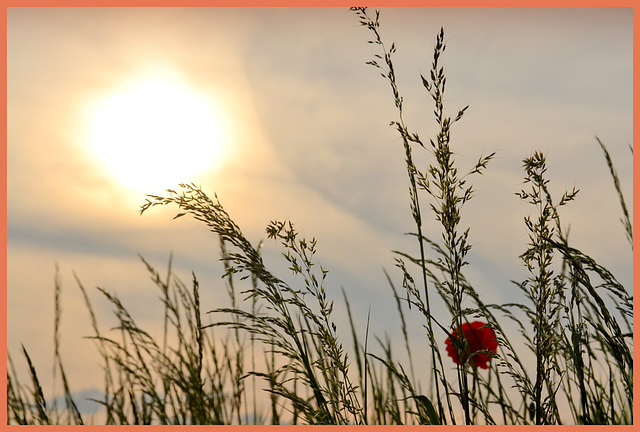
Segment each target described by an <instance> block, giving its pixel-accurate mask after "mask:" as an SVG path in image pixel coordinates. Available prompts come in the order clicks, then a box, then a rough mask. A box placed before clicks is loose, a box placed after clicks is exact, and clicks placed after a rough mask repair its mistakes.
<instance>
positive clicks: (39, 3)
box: [0, 0, 640, 432]
mask: <svg viewBox="0 0 640 432" xmlns="http://www.w3.org/2000/svg"><path fill="white" fill-rule="evenodd" d="M355 3H362V2H355ZM364 3H366V2H364ZM376 3H377V4H376V6H375V7H444V6H446V7H632V8H633V9H634V10H633V22H634V24H633V30H634V32H633V47H634V48H633V67H634V80H633V81H634V88H633V108H634V114H633V123H634V125H636V124H640V121H639V120H640V118H639V115H638V111H637V109H636V108H637V107H638V104H637V101H638V95H639V94H640V93H639V91H638V88H637V86H636V85H635V84H636V74H637V71H638V66H640V58H639V56H638V55H637V54H638V50H639V48H638V47H640V36H638V32H637V29H638V24H637V20H636V18H637V15H636V13H635V12H636V11H635V9H636V8H635V6H636V4H637V3H639V2H637V1H633V0H625V1H615V2H613V3H614V4H612V3H609V2H606V1H602V0H600V1H597V0H589V1H585V0H582V1H580V0H578V1H576V0H574V1H571V0H562V1H553V0H547V1H538V2H532V1H526V2H522V3H517V4H514V3H515V2H514V1H507V0H493V1H470V0H467V1H465V0H455V1H450V2H446V1H443V0H440V1H419V0H404V1H393V0H391V1H390V0H386V1H379V2H376ZM117 6H120V7H196V6H200V7H204V6H229V7H308V6H322V7H349V6H354V5H353V4H345V2H344V1H340V0H321V1H314V2H302V1H295V0H243V1H236V2H234V1H228V0H226V1H220V0H212V1H204V0H186V1H179V0H85V1H82V0H33V1H26V0H2V7H1V8H0V19H1V24H0V25H1V27H2V29H3V33H2V35H3V43H2V46H1V47H0V49H1V51H2V69H1V70H0V77H1V78H2V81H3V82H4V83H5V86H4V87H3V88H2V98H3V101H4V103H3V104H2V106H1V107H0V111H1V112H2V114H3V115H2V118H1V119H0V130H4V131H5V133H4V134H3V136H2V140H1V144H2V147H1V148H2V150H3V151H2V153H0V160H1V161H2V168H3V171H2V179H1V180H2V184H3V186H4V187H2V188H1V189H0V202H1V203H2V208H3V210H4V211H3V212H2V213H1V214H0V221H1V223H2V226H3V227H4V230H3V231H2V232H1V233H0V239H1V240H2V243H3V244H4V245H5V247H4V249H2V251H1V256H2V261H1V262H0V274H2V276H3V282H2V296H0V310H4V311H6V310H7V248H6V246H7V230H6V228H7V135H6V130H7V87H6V82H7V8H10V7H117ZM639 6H640V4H639ZM639 137H640V131H639V129H638V128H635V130H634V132H633V138H634V141H636V142H637V141H638V138H639ZM639 159H640V156H639V155H638V152H636V153H635V154H634V157H633V164H634V171H633V184H634V185H635V184H636V183H637V182H638V181H640V177H638V174H637V172H636V170H635V167H636V165H637V164H636V162H638V160H639ZM635 195H636V194H635V192H634V193H633V197H634V198H635ZM633 201H634V202H633V214H634V218H633V222H634V223H635V222H636V219H637V218H636V217H635V215H637V214H638V211H637V210H638V207H640V205H638V204H637V200H635V199H634V200H633ZM639 243H640V240H638V238H637V237H636V240H635V241H634V248H635V250H638V246H639ZM639 261H640V258H639V257H638V255H637V254H634V256H633V268H634V270H636V269H637V268H638V267H639V266H640V262H639ZM634 273H635V272H634ZM638 278H639V276H638V275H637V273H635V274H634V276H633V287H634V290H633V291H634V292H635V287H636V285H637V280H638ZM633 314H634V318H633V324H634V327H636V324H637V323H638V322H639V321H640V320H639V319H638V318H637V315H638V308H637V307H636V305H635V304H634V306H633ZM0 329H2V335H1V337H0V341H1V343H2V347H1V349H2V357H1V358H0V365H2V368H3V370H4V371H6V369H7V356H6V353H7V343H6V342H7V321H6V313H5V320H3V321H2V322H1V323H0ZM637 339H638V336H637V334H634V338H633V340H634V345H636V343H635V342H637ZM638 357H639V356H638V355H637V351H636V352H635V353H634V360H635V361H636V363H637V360H638ZM5 377H6V375H5V376H3V378H2V386H0V405H1V406H6V403H7V381H6V378H5ZM639 377H640V372H638V368H635V369H634V371H633V380H634V382H635V383H636V386H635V389H634V406H633V415H634V418H635V419H636V420H637V419H638V418H640V403H639V402H638V397H639V396H640V391H639V390H638V383H639V382H640V380H639V379H638V378H639ZM7 420H8V418H7V411H6V410H5V409H4V408H2V409H0V430H4V429H5V427H6V430H14V429H15V428H20V430H21V431H23V430H25V431H27V430H35V429H41V428H42V426H19V425H7ZM5 425H7V426H5ZM46 427H47V429H48V430H56V431H68V430H69V429H77V428H83V430H92V431H93V430H95V431H105V430H108V429H111V430H113V429H115V428H118V429H120V428H126V429H130V430H131V429H132V428H133V429H135V428H138V427H141V426H104V425H102V426H93V425H91V426H67V425H62V426H46ZM184 427H185V426H144V430H145V431H147V430H149V429H150V428H151V429H153V430H157V431H168V430H171V431H182V430H184ZM390 427H391V428H393V429H394V430H403V431H404V430H424V428H425V426H384V425H382V426H286V425H283V426H272V425H265V426H246V425H241V426H189V428H193V429H196V430H205V429H215V430H219V429H224V430H232V431H240V430H242V431H255V432H276V431H283V430H284V431H292V430H300V429H301V428H312V429H313V430H314V431H326V430H344V429H346V428H349V429H352V430H356V429H357V430H362V429H363V428H364V429H366V430H367V431H383V430H386V429H384V428H390ZM427 427H428V428H429V430H436V431H439V430H443V429H445V428H458V429H459V428H466V429H469V428H477V429H484V430H491V431H493V430H498V431H506V430H518V431H521V430H522V429H526V430H529V429H531V428H535V429H536V430H541V431H550V430H557V428H560V429H561V430H562V431H573V430H579V429H580V428H590V430H600V429H599V428H602V427H606V426H575V425H573V426H569V425H562V426H534V425H528V426H509V425H506V426H505V425H499V426H464V425H459V426H427ZM489 428H490V429H489ZM606 428H607V429H611V428H615V429H616V430H625V431H627V430H628V431H632V430H634V429H635V428H634V426H633V425H629V426H608V427H606ZM138 430H139V429H138Z"/></svg>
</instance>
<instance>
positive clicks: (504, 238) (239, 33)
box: [7, 8, 633, 389]
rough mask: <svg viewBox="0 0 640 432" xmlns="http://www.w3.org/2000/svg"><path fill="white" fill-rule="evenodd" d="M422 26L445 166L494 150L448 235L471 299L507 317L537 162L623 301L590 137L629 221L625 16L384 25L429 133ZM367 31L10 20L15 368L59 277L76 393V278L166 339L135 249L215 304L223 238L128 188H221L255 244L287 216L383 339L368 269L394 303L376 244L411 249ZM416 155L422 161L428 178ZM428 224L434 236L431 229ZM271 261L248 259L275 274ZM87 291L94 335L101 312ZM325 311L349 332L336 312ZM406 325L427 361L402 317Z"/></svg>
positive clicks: (381, 248) (478, 15) (280, 24)
mask: <svg viewBox="0 0 640 432" xmlns="http://www.w3.org/2000/svg"><path fill="white" fill-rule="evenodd" d="M440 26H444V28H445V31H446V41H447V50H446V52H445V55H444V58H443V61H444V66H445V70H446V73H447V86H448V87H447V94H446V98H445V99H446V100H445V103H446V104H447V106H448V109H449V112H450V113H455V112H456V111H457V110H458V109H460V108H462V107H464V106H466V105H470V108H469V110H468V111H467V113H466V114H465V117H464V118H463V119H462V120H461V122H460V123H457V124H456V125H455V127H454V130H453V133H452V141H453V144H452V145H453V147H454V151H455V152H456V158H457V162H458V163H459V165H460V167H461V168H460V171H461V172H466V171H467V170H468V169H469V168H470V167H471V166H473V164H474V163H475V161H476V160H477V159H478V157H479V156H480V155H481V154H485V155H486V154H489V153H491V152H493V151H496V152H497V153H496V157H495V159H494V160H493V161H492V162H491V163H490V164H489V167H488V170H487V171H486V173H485V174H484V175H483V176H478V177H473V178H472V179H470V181H473V182H474V189H475V191H476V194H475V197H474V198H473V200H472V201H471V202H469V204H468V205H467V206H466V207H465V209H464V215H463V221H462V223H463V225H465V226H467V225H470V226H471V231H470V242H471V243H472V244H473V249H472V251H471V253H470V255H469V261H470V265H469V266H468V267H467V269H468V270H467V276H468V279H469V280H470V281H472V283H473V284H474V286H475V287H476V290H477V291H478V292H481V295H482V296H484V298H485V299H486V300H487V301H488V302H506V301H520V300H522V299H521V294H520V293H519V292H518V291H517V289H516V288H515V287H514V285H513V284H512V283H511V282H510V281H511V280H522V279H523V278H525V277H526V271H525V269H524V267H523V266H522V263H521V261H520V260H519V258H518V256H519V254H520V253H522V252H523V251H524V250H525V248H526V243H527V234H526V230H525V228H524V224H523V223H522V220H523V217H524V216H526V215H528V214H530V212H531V209H530V208H529V207H527V206H526V205H525V204H524V203H522V202H521V201H520V200H519V199H518V198H517V197H516V196H515V192H518V191H519V190H520V189H521V188H522V179H523V176H524V173H523V170H522V160H523V159H524V158H525V157H527V156H528V155H530V154H531V153H532V152H533V151H534V150H536V149H540V150H542V151H544V152H545V154H546V155H547V157H548V163H549V178H550V179H551V189H552V191H553V192H554V193H555V194H556V196H558V197H559V196H560V194H562V192H564V191H565V190H566V189H571V188H573V187H574V186H576V187H577V188H578V189H580V190H581V192H580V194H579V196H578V198H577V201H576V202H574V203H572V204H571V205H570V206H568V207H567V208H566V209H564V212H563V213H562V217H563V219H564V221H565V223H566V224H570V225H571V234H570V240H572V241H573V242H574V245H575V246H576V247H578V248H580V249H583V250H584V251H585V252H586V253H588V254H590V255H592V256H594V257H595V258H596V259H597V260H599V261H600V262H601V263H602V264H603V265H605V266H606V267H609V268H610V269H611V270H612V271H613V272H614V274H616V275H617V276H618V278H619V280H620V281H621V282H622V283H624V284H625V285H626V286H629V287H631V281H632V265H631V263H632V257H631V249H630V247H629V245H628V243H627V242H626V240H625V236H624V230H623V228H622V225H621V224H620V222H619V217H620V215H621V212H620V207H619V203H618V199H617V196H616V194H615V189H614V188H613V182H612V181H611V178H610V176H609V174H608V169H607V166H606V163H605V161H604V158H603V157H602V152H601V150H600V148H599V147H598V145H597V142H596V140H595V136H596V135H597V136H598V137H600V138H601V139H602V141H603V142H605V143H606V144H607V145H608V147H609V150H610V152H611V155H612V158H613V161H614V163H615V164H616V168H617V170H618V174H619V176H620V180H621V184H622V188H623V192H624V193H625V196H626V198H627V201H628V204H629V208H630V209H632V206H631V205H630V204H631V199H632V169H633V167H632V157H631V152H630V150H629V145H631V144H632V120H633V119H632V102H633V100H632V78H633V76H632V30H633V28H632V10H631V8H594V9H587V8H577V9H571V8H569V9H565V8H553V9H528V8H514V9H491V8H487V9H471V8H452V9H449V8H437V9H430V8H421V9H407V8H403V9H383V11H382V14H381V32H382V36H383V38H385V40H386V41H388V43H389V44H390V43H391V42H395V43H396V45H397V47H398V52H397V54H396V55H395V57H394V59H395V62H396V74H397V76H398V82H399V86H400V91H401V92H402V94H403V96H404V99H405V107H406V113H405V119H406V120H407V122H408V124H409V128H410V129H411V130H415V131H416V132H418V133H419V134H420V136H421V137H423V138H425V139H426V138H427V137H433V136H434V134H435V131H436V125H435V122H434V120H433V118H432V109H433V108H432V106H431V101H430V99H429V97H428V94H427V93H426V92H425V91H424V89H422V88H421V84H420V76H419V74H420V73H423V74H427V73H428V70H429V67H430V62H431V56H432V51H431V50H432V47H433V44H434V41H435V35H436V33H437V31H438V30H439V28H440ZM370 37H371V35H370V34H368V32H367V31H366V29H365V28H363V27H362V26H360V25H359V23H358V21H357V19H356V17H355V16H354V15H353V14H352V13H350V12H349V11H348V9H346V8H340V9H337V8H336V9H334V8H323V9H307V8H302V9H252V8H242V9H234V8H199V9H189V8H109V9H98V8H86V9H85V8H59V9H58V8H52V9H48V8H10V9H9V10H8V69H7V74H8V130H7V163H8V176H7V190H8V227H7V234H8V245H7V248H8V260H7V264H8V277H7V284H8V286H7V299H8V336H7V339H8V341H7V342H8V349H9V351H10V353H12V354H13V355H14V356H16V357H17V355H18V352H19V347H20V343H24V344H25V346H26V348H27V349H29V350H30V352H33V353H34V355H33V356H32V358H34V359H35V363H36V367H38V368H39V369H41V370H43V371H45V373H44V377H43V385H45V386H46V385H48V382H49V381H48V378H47V374H48V372H49V371H50V370H51V359H50V354H51V352H52V330H51V324H52V322H53V278H54V274H55V271H54V269H55V267H54V266H55V264H56V263H57V264H58V265H59V267H60V275H61V280H62V283H63V289H64V292H63V317H62V321H63V324H62V328H63V340H62V344H63V350H62V351H63V355H65V357H66V358H67V362H68V363H67V365H66V366H67V368H68V370H74V371H77V377H76V378H72V382H71V385H72V386H74V387H76V388H78V389H83V388H85V387H87V388H89V387H91V386H97V387H99V386H100V378H99V376H98V375H97V374H98V373H99V372H98V370H99V369H98V366H97V363H95V364H94V363H92V364H89V365H87V364H86V363H87V362H90V361H92V359H95V357H92V356H94V355H95V348H94V347H93V345H92V344H91V342H89V341H86V340H83V339H82V337H84V336H87V335H90V334H91V330H90V326H89V319H88V314H87V312H86V310H85V308H84V305H83V302H82V298H81V296H80V294H79V291H78V289H77V287H76V286H75V281H74V277H73V274H74V272H75V273H76V274H77V276H78V277H79V279H80V280H81V281H82V283H83V284H84V286H85V287H87V288H89V289H90V290H91V289H93V288H94V287H95V286H101V287H105V288H107V289H109V290H112V291H115V292H117V293H118V295H120V297H121V299H122V301H123V302H124V303H125V304H126V305H128V306H129V307H130V308H131V310H132V313H133V315H134V316H137V317H139V324H140V325H148V326H152V327H153V326H160V325H161V320H160V317H161V314H162V309H161V305H160V301H159V300H158V294H159V293H158V292H156V289H155V288H154V286H153V285H152V283H151V281H150V280H149V277H148V274H147V273H146V270H145V268H144V266H143V265H142V264H141V263H140V261H139V258H138V255H137V254H141V255H143V256H144V257H145V258H146V259H148V260H149V261H150V262H151V263H152V264H153V265H156V266H157V268H158V269H160V271H161V272H162V269H164V268H165V266H166V263H167V260H168V257H169V254H170V252H173V256H174V269H175V270H176V272H177V274H178V275H179V276H181V278H182V279H183V280H184V281H189V280H190V274H191V273H190V272H191V270H193V271H194V272H195V273H196V275H197V276H198V277H199V278H200V279H201V286H202V287H203V299H202V302H203V305H204V308H207V307H209V308H210V309H212V308H214V307H216V306H218V305H219V304H221V303H224V302H225V301H226V290H225V289H224V286H223V284H222V282H221V281H220V275H221V274H222V266H221V265H220V263H219V262H218V261H217V259H218V256H219V247H218V242H217V239H216V238H215V237H214V236H212V235H211V234H210V233H208V232H207V230H206V228H205V227H204V226H203V225H202V224H199V223H197V222H195V221H191V220H188V219H186V218H182V219H179V220H176V221H172V217H173V216H174V215H175V214H176V213H177V209H176V208H168V209H153V210H151V211H150V212H149V213H145V214H144V215H142V216H140V215H139V206H140V205H141V204H143V203H144V194H145V193H152V194H159V193H162V191H163V190H164V189H165V188H167V187H177V183H178V182H181V181H184V182H195V183H196V184H199V185H201V186H202V188H203V189H204V190H205V192H207V193H208V194H210V195H211V196H213V195H214V193H215V194H217V195H218V197H219V199H220V201H221V203H222V204H223V205H224V206H225V208H226V209H227V211H228V212H229V214H230V215H231V216H232V218H234V220H236V222H237V223H238V225H239V226H240V227H241V228H242V229H243V232H244V233H245V234H246V235H247V237H249V238H250V239H251V241H253V242H254V243H255V244H257V243H258V241H260V240H261V239H265V237H266V234H265V231H264V228H265V226H266V225H267V223H268V222H269V221H270V220H273V219H278V220H285V219H290V220H292V221H293V222H294V223H295V225H296V227H297V228H298V229H299V230H300V231H301V232H302V234H303V235H304V236H306V237H313V236H315V237H316V238H317V239H318V260H319V261H320V262H321V263H322V265H323V266H324V267H326V268H328V269H329V271H330V273H329V278H328V281H327V290H328V294H329V296H331V297H332V298H334V299H336V303H342V294H341V291H340V289H341V288H342V287H344V289H345V291H346V292H347V295H348V296H349V297H350V298H351V299H352V308H353V312H354V315H355V319H356V322H357V323H358V324H357V325H358V326H359V328H360V329H362V330H363V331H364V327H365V322H366V315H367V312H368V310H369V308H370V309H371V314H372V316H375V317H376V319H375V320H372V328H371V332H372V333H373V334H378V335H383V334H384V333H385V332H389V333H392V332H393V331H395V330H399V328H400V327H399V326H398V317H397V315H396V313H395V310H394V311H392V312H389V307H388V305H389V301H390V300H391V291H390V289H389V286H388V284H387V281H386V278H385V276H384V273H383V268H384V269H387V270H388V271H389V273H390V274H391V275H392V277H393V278H394V281H395V283H396V286H400V285H401V277H400V275H399V273H398V272H397V271H396V269H394V261H393V257H394V255H393V254H392V253H391V250H406V251H408V252H411V253H414V252H415V248H414V246H415V245H414V244H413V243H412V242H411V241H410V239H408V238H407V237H406V236H404V233H406V232H409V231H411V230H413V229H414V228H413V226H412V221H411V215H410V211H409V206H408V202H409V201H408V195H407V180H406V169H405V167H404V160H403V158H404V155H403V150H402V145H401V142H400V140H399V137H398V136H397V133H396V132H395V131H394V129H393V128H392V127H389V122H390V121H391V120H395V119H396V118H397V117H396V116H397V113H396V112H395V110H394V106H393V99H392V95H391V91H390V89H389V85H388V83H387V82H385V81H384V80H383V79H382V78H381V77H380V75H379V73H378V71H376V70H374V69H373V68H372V67H371V66H368V65H366V64H365V62H366V61H368V60H371V59H372V58H373V56H374V54H378V52H377V51H376V50H375V46H373V45H372V44H368V43H366V42H367V40H368V39H369V38H370ZM156 98H157V99H156ZM167 101H168V102H169V103H168V104H166V102H167ZM116 125H120V126H116ZM111 126H113V127H111ZM140 126H144V129H140ZM139 144H140V146H139ZM140 154H142V155H143V156H142V158H140V156H139V155H140ZM155 155H161V156H160V157H159V158H158V159H156V160H154V157H155ZM167 155H168V156H167ZM167 157H168V158H169V159H167ZM429 157H430V155H429V154H428V153H417V156H416V158H417V161H418V163H422V164H423V166H424V164H425V163H426V162H428V161H429V160H430V159H429ZM167 164H169V167H168V168H167ZM150 167H153V168H155V169H153V170H149V168H150ZM165 174H166V175H165ZM425 202H426V197H425ZM427 211H428V209H427V208H426V207H425V212H427ZM425 230H426V232H427V234H428V235H429V236H431V237H433V238H439V233H438V228H437V225H436V223H435V221H433V220H431V219H430V220H429V221H428V222H427V223H426V225H425ZM279 253H280V249H278V247H277V245H275V244H271V243H267V245H266V246H265V259H266V260H267V262H269V263H273V265H274V268H276V269H277V270H278V271H280V270H281V271H282V273H281V274H282V275H283V277H285V278H286V277H288V276H287V272H286V266H285V265H284V264H283V263H282V260H281V259H279V257H278V254H279ZM91 293H92V295H93V296H94V298H95V302H96V307H97V309H98V311H97V312H98V314H99V317H100V318H101V319H102V320H103V322H104V323H105V327H106V326H107V325H109V324H111V323H112V321H111V318H110V308H109V307H108V305H106V303H104V302H102V303H101V302H100V301H101V299H99V296H98V293H97V292H95V291H91ZM155 303H157V304H155ZM335 313H336V315H337V316H338V318H337V321H338V322H342V323H346V321H345V318H346V317H345V316H344V308H343V307H341V306H339V305H337V306H336V312H335ZM207 319H208V318H207ZM443 321H444V322H446V318H443ZM411 325H413V327H412V328H413V330H411V337H412V340H414V341H415V343H416V344H422V343H424V341H425V338H424V335H423V333H422V330H421V326H420V321H419V320H418V319H417V317H416V320H414V322H412V324H411ZM394 329H395V330H394ZM341 336H342V337H344V338H345V339H346V338H348V337H349V334H348V332H347V331H346V327H345V331H343V332H342V333H341ZM443 341H444V338H443ZM345 343H346V344H347V345H348V344H349V343H350V340H347V341H345ZM78 352H82V353H84V354H86V355H82V356H77V355H73V354H74V353H78Z"/></svg>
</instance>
